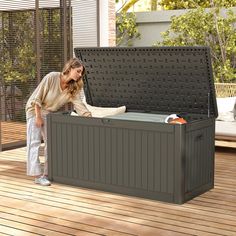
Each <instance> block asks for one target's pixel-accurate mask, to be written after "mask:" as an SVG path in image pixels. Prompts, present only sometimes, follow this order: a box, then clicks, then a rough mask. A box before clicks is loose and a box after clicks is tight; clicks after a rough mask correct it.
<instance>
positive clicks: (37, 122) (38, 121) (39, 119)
mask: <svg viewBox="0 0 236 236" xmlns="http://www.w3.org/2000/svg"><path fill="white" fill-rule="evenodd" d="M35 125H36V126H37V127H38V128H40V127H42V126H43V125H44V122H43V118H42V117H41V116H38V117H37V116H36V119H35Z"/></svg>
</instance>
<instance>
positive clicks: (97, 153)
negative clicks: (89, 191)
mask: <svg viewBox="0 0 236 236" xmlns="http://www.w3.org/2000/svg"><path fill="white" fill-rule="evenodd" d="M99 131H100V130H99V128H98V127H94V137H93V138H94V180H95V181H97V182H98V181H100V178H101V177H100V132H99Z"/></svg>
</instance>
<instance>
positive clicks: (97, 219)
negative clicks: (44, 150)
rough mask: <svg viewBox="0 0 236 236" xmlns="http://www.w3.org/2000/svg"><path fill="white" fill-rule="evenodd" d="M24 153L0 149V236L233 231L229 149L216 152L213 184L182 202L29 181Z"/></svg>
mask: <svg viewBox="0 0 236 236" xmlns="http://www.w3.org/2000/svg"><path fill="white" fill-rule="evenodd" d="M25 156H26V153H25V148H19V149H15V150H10V151H4V152H0V178H1V181H0V235H14V236H15V235H23V236H28V235H46V236H51V235H55V236H61V235H86V236H87V235H88V236H89V235H111V236H113V235H147V236H152V235H154V236H159V235H161V236H162V235H163V236H170V235H176V236H178V235H207V236H208V235H209V236H210V235H232V236H233V235H234V236H235V235H236V154H235V149H234V150H233V149H228V150H227V152H226V151H225V150H223V149H221V150H219V151H217V153H216V171H215V188H214V189H213V190H211V191H208V192H207V193H205V194H203V195H201V196H199V197H196V198H195V199H193V200H191V201H189V202H188V203H185V204H183V205H174V204H167V203H162V202H158V201H152V200H146V199H141V198H135V197H128V196H122V195H118V194H111V193H107V192H100V191H94V190H91V189H83V188H78V187H72V186H67V185H62V184H57V183H53V184H52V186H50V187H43V186H39V185H35V184H34V183H33V180H32V179H31V178H29V177H27V176H26V175H25Z"/></svg>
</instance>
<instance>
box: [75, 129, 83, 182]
mask: <svg viewBox="0 0 236 236" xmlns="http://www.w3.org/2000/svg"><path fill="white" fill-rule="evenodd" d="M76 132H77V134H78V136H77V140H76V142H77V143H76V148H75V151H76V152H77V154H76V155H75V158H77V166H76V167H77V169H78V170H77V171H78V173H77V175H78V176H79V178H80V179H84V148H85V147H84V137H83V126H81V125H78V126H77V129H76Z"/></svg>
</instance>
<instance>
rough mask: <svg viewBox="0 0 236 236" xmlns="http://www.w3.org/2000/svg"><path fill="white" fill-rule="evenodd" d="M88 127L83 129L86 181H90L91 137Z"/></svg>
mask: <svg viewBox="0 0 236 236" xmlns="http://www.w3.org/2000/svg"><path fill="white" fill-rule="evenodd" d="M88 129H89V127H88V126H83V128H82V137H83V147H84V149H83V152H82V156H83V157H82V158H83V170H84V179H85V180H88V179H89V143H90V142H89V135H88Z"/></svg>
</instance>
